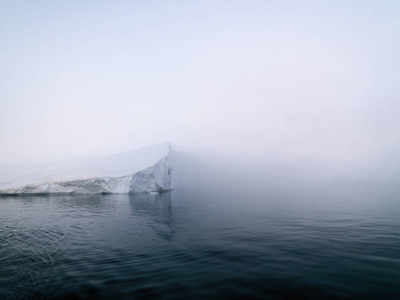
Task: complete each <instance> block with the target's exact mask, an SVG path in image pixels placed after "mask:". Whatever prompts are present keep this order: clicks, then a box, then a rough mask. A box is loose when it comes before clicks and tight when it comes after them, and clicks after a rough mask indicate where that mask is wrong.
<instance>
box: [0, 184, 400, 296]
mask: <svg viewBox="0 0 400 300" xmlns="http://www.w3.org/2000/svg"><path fill="white" fill-rule="evenodd" d="M0 298H1V299H154V298H155V299H193V298H195V299H197V298H200V299H206V298H207V299H208V298H211V299H237V298H246V299H248V298H250V299H251V298H253V299H286V298H296V299H343V298H349V299H350V298H351V299H354V298H359V299H368V298H371V299H389V298H391V299H393V298H400V201H399V199H398V197H397V195H396V196H392V197H389V196H387V197H385V196H377V195H375V196H373V195H369V194H368V193H362V192H357V191H353V192H344V193H338V194H335V195H332V194H329V193H328V194H324V193H316V192H315V193H314V192H302V193H294V192H293V193H278V192H253V193H250V192H245V191H243V192H237V191H235V192H232V191H231V192H226V191H218V190H213V191H211V190H210V191H208V192H198V191H196V192H195V191H190V190H179V189H178V190H174V191H172V192H169V193H164V194H161V195H134V196H127V195H108V196H106V195H105V196H100V195H99V196H51V197H42V196H36V197H12V198H6V197H3V198H0Z"/></svg>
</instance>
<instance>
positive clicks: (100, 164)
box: [0, 144, 172, 195]
mask: <svg viewBox="0 0 400 300" xmlns="http://www.w3.org/2000/svg"><path fill="white" fill-rule="evenodd" d="M170 152H171V147H170V145H169V144H162V145H156V146H151V147H147V148H142V149H139V150H135V151H130V152H125V153H120V154H116V155H112V156H107V157H99V158H94V159H86V160H71V161H67V162H61V163H47V164H40V165H39V164H33V165H29V166H12V167H10V166H9V167H3V168H1V169H0V195H32V194H128V193H148V192H163V191H167V190H170V189H171V188H172V186H171V171H172V167H171V159H170Z"/></svg>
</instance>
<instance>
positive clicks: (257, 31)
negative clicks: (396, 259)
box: [0, 0, 400, 168]
mask: <svg viewBox="0 0 400 300" xmlns="http://www.w3.org/2000/svg"><path fill="white" fill-rule="evenodd" d="M0 38H1V43H0V104H1V110H0V141H1V145H0V162H3V163H10V162H24V161H38V160H52V159H59V158H65V157H76V156H88V155H97V154H108V153H113V152H118V151H124V150H128V149H134V148H137V147H141V146H146V145H150V144H156V143H161V142H167V141H169V142H171V143H172V145H173V146H174V147H175V148H177V149H179V150H182V151H186V152H189V153H194V154H196V153H197V154H198V153H208V154H213V155H216V156H219V157H224V158H226V157H230V158H236V157H242V158H244V159H246V160H247V161H252V162H265V161H270V160H274V161H282V162H285V163H290V162H298V161H310V160H312V161H321V162H323V163H324V164H325V165H334V166H347V167H350V168H353V167H354V168H363V167H366V166H371V165H374V164H375V165H377V164H378V165H379V164H381V163H382V161H385V159H387V157H396V155H395V153H396V151H398V150H400V147H399V141H400V98H399V95H400V84H399V78H400V3H399V2H398V1H364V0H363V1H1V3H0Z"/></svg>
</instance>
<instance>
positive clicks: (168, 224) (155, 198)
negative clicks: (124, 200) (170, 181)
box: [129, 192, 175, 240]
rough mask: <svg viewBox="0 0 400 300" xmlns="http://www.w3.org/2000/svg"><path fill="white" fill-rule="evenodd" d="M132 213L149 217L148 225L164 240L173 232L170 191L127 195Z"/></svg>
mask: <svg viewBox="0 0 400 300" xmlns="http://www.w3.org/2000/svg"><path fill="white" fill-rule="evenodd" d="M129 204H130V206H131V209H132V215H139V216H147V217H149V221H148V226H149V227H150V228H152V229H153V230H154V231H155V233H156V234H157V235H158V236H160V237H162V238H163V239H166V240H171V239H172V237H173V236H174V234H175V230H174V228H173V216H172V206H171V193H170V192H168V193H161V194H132V195H129Z"/></svg>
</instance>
